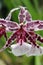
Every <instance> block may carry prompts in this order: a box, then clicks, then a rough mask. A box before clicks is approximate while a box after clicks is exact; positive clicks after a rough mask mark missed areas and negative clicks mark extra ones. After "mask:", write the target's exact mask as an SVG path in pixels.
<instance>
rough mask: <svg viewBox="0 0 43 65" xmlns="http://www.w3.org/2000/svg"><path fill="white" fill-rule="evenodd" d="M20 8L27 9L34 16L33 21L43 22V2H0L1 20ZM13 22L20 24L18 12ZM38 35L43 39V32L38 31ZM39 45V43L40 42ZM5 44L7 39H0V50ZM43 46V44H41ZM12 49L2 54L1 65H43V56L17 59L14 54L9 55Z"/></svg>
mask: <svg viewBox="0 0 43 65" xmlns="http://www.w3.org/2000/svg"><path fill="white" fill-rule="evenodd" d="M18 6H25V7H27V9H28V11H29V12H30V13H31V15H32V19H33V20H36V19H37V20H38V19H39V20H43V0H0V18H6V16H7V15H8V13H9V11H10V10H11V9H12V8H15V7H18ZM11 20H13V21H17V22H18V11H16V12H15V13H13V14H12V19H11ZM36 33H37V34H40V35H41V36H42V37H43V30H41V31H37V32H36ZM11 34H12V33H11V32H8V33H7V35H8V37H9V36H10V35H11ZM38 43H39V42H38ZM4 44H5V38H4V37H2V38H1V39H0V48H1V47H2V46H3V45H4ZM39 45H42V46H43V44H40V43H39ZM9 50H10V49H6V50H5V51H3V52H2V53H0V65H43V55H42V56H31V57H26V56H25V55H24V56H21V57H16V56H14V55H13V54H11V53H9V52H8V51H9Z"/></svg>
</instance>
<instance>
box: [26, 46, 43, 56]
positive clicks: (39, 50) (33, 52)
mask: <svg viewBox="0 0 43 65" xmlns="http://www.w3.org/2000/svg"><path fill="white" fill-rule="evenodd" d="M42 54H43V47H41V46H40V48H37V47H33V48H32V47H31V49H30V51H28V52H27V53H26V56H39V55H42Z"/></svg>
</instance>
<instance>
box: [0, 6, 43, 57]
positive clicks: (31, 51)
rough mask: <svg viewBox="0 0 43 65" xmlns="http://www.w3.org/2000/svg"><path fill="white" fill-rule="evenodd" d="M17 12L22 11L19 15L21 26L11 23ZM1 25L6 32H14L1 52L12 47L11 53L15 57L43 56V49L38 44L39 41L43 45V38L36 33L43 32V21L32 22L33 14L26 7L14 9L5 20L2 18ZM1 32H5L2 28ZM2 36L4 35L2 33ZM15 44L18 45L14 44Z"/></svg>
mask: <svg viewBox="0 0 43 65" xmlns="http://www.w3.org/2000/svg"><path fill="white" fill-rule="evenodd" d="M16 10H20V12H19V14H18V20H19V24H18V23H16V22H13V21H10V19H11V15H12V13H13V12H14V11H16ZM0 24H1V25H3V26H4V29H5V30H4V31H5V32H7V31H9V32H10V31H12V35H11V36H10V37H9V38H8V39H7V41H6V44H5V45H4V46H3V48H2V49H0V52H2V51H3V50H5V49H6V48H8V47H10V48H11V52H12V53H13V54H14V55H15V56H21V55H24V54H26V56H36V55H42V54H43V47H41V46H39V45H38V44H37V41H40V42H41V43H43V38H42V37H41V36H40V35H38V34H36V33H35V31H37V30H43V21H41V20H32V16H31V14H30V13H29V12H28V10H27V9H26V8H25V7H22V6H20V7H18V8H15V9H12V10H11V11H10V13H9V14H8V16H7V17H6V18H5V19H1V18H0ZM1 31H2V32H3V29H2V28H1ZM2 35H4V34H3V33H2ZM0 37H1V33H0ZM5 37H6V36H5ZM13 42H15V43H16V44H12V43H13Z"/></svg>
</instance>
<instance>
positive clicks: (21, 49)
mask: <svg viewBox="0 0 43 65" xmlns="http://www.w3.org/2000/svg"><path fill="white" fill-rule="evenodd" d="M30 48H31V45H30V44H27V43H25V42H24V43H23V44H22V45H21V46H20V44H19V43H17V44H13V45H11V49H12V53H13V54H14V55H15V56H21V55H24V54H26V53H27V51H29V49H30Z"/></svg>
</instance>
